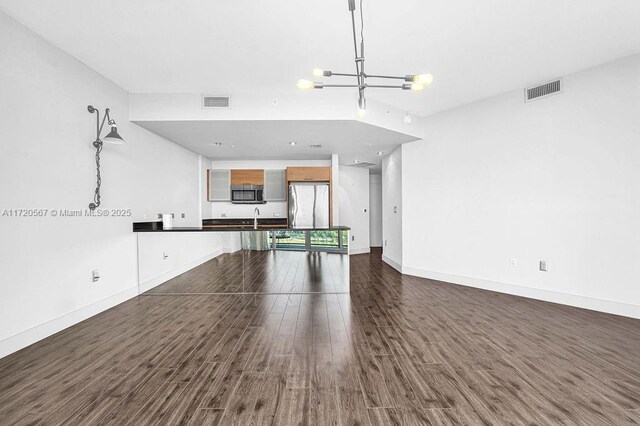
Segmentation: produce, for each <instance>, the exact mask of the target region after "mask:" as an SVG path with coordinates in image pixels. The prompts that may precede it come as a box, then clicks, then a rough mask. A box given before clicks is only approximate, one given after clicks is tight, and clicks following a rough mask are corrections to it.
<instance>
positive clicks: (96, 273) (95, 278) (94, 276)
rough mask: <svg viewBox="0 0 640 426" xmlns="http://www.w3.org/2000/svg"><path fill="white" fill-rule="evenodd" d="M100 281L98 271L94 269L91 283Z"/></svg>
mask: <svg viewBox="0 0 640 426" xmlns="http://www.w3.org/2000/svg"><path fill="white" fill-rule="evenodd" d="M99 279H100V271H98V270H97V269H94V270H93V272H92V273H91V282H94V283H95V282H97V281H98V280H99Z"/></svg>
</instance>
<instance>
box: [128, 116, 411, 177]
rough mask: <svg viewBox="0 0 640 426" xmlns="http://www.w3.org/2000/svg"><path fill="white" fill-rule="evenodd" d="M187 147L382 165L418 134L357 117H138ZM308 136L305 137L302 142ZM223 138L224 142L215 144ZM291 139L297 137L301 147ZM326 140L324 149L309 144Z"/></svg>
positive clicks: (241, 155)
mask: <svg viewBox="0 0 640 426" xmlns="http://www.w3.org/2000/svg"><path fill="white" fill-rule="evenodd" d="M135 123H136V124H139V125H141V126H142V127H145V128H146V129H148V130H151V131H152V132H155V133H157V134H159V135H161V136H164V137H165V138H167V139H169V140H172V141H175V142H177V143H179V144H180V145H182V146H184V147H185V148H187V149H189V150H191V151H193V152H197V153H199V154H202V155H204V156H205V157H208V158H215V159H216V160H239V159H243V160H270V159H278V160H314V159H320V158H326V159H329V158H331V154H338V155H339V156H340V163H341V164H353V163H354V161H356V160H358V161H361V162H364V161H366V162H370V163H373V164H376V167H372V168H371V169H372V170H373V171H374V172H378V171H380V164H381V160H382V156H380V155H378V154H377V153H378V152H383V153H384V154H388V153H389V152H390V151H391V150H393V149H394V148H395V147H396V146H398V145H400V144H402V143H405V142H411V141H414V140H417V138H415V137H413V136H409V135H405V134H403V133H399V132H395V131H392V130H388V129H384V128H382V127H377V126H373V125H370V124H367V123H363V122H361V121H356V120H216V121H211V120H203V121H135ZM302 141H303V142H302ZM216 142H221V143H222V145H221V146H215V145H214V144H215V143H216ZM289 142H297V144H296V145H295V146H291V145H289ZM310 144H321V145H322V148H320V149H316V148H313V149H312V148H309V145H310Z"/></svg>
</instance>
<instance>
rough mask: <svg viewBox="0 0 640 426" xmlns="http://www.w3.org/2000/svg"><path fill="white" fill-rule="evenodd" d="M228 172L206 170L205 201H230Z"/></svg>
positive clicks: (229, 177)
mask: <svg viewBox="0 0 640 426" xmlns="http://www.w3.org/2000/svg"><path fill="white" fill-rule="evenodd" d="M230 175H231V173H230V170H222V169H216V170H207V200H208V201H231V190H230V185H231V176H230Z"/></svg>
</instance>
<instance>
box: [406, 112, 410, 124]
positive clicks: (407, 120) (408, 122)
mask: <svg viewBox="0 0 640 426" xmlns="http://www.w3.org/2000/svg"><path fill="white" fill-rule="evenodd" d="M404 124H411V116H410V115H409V114H408V113H407V114H405V116H404Z"/></svg>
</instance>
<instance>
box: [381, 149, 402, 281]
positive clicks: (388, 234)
mask: <svg viewBox="0 0 640 426" xmlns="http://www.w3.org/2000/svg"><path fill="white" fill-rule="evenodd" d="M403 146H404V145H401V146H399V147H398V148H396V149H395V150H394V151H393V152H392V153H391V154H389V155H387V156H386V157H385V158H383V159H382V240H383V241H382V260H384V261H385V262H387V263H388V264H389V265H391V266H393V267H394V268H396V269H398V270H401V269H402V229H403V226H402V225H403V224H402V211H403V206H402V190H403V187H402V178H403V177H402V150H403Z"/></svg>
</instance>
